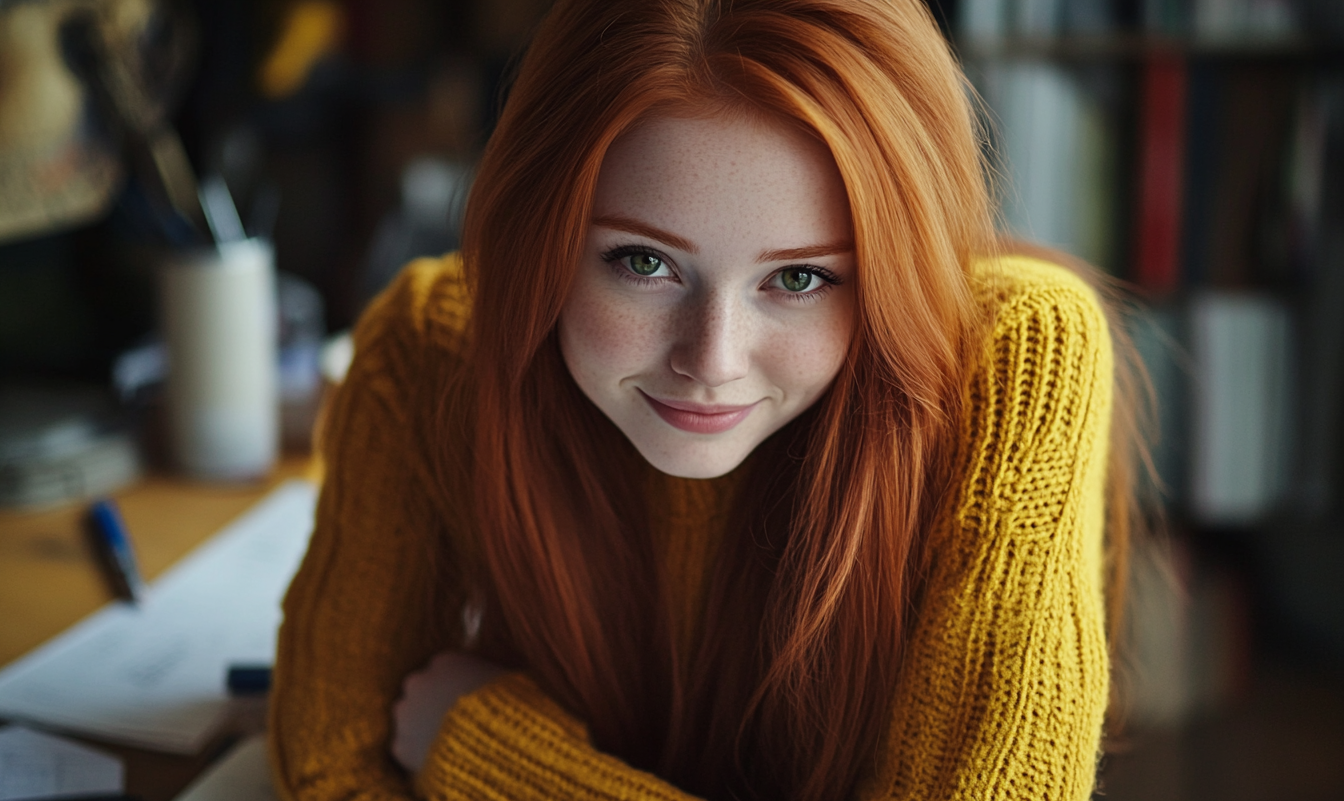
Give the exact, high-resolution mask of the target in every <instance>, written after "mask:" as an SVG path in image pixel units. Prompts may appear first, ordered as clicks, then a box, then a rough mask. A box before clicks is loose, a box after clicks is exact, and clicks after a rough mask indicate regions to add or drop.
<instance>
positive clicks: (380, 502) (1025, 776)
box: [270, 257, 1112, 801]
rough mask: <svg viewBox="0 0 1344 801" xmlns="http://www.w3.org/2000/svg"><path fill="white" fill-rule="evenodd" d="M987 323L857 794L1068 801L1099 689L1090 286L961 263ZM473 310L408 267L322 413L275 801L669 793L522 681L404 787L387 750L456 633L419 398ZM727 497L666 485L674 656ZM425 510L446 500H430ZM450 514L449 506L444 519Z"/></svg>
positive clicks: (456, 718)
mask: <svg viewBox="0 0 1344 801" xmlns="http://www.w3.org/2000/svg"><path fill="white" fill-rule="evenodd" d="M972 278H973V280H972V286H973V288H974V291H975V292H976V293H977V297H978V298H979V300H980V302H981V303H982V304H983V305H984V307H985V308H987V309H989V310H991V312H992V314H993V321H994V322H993V327H992V332H991V334H990V336H989V337H988V338H987V339H986V342H985V346H984V349H983V351H982V355H981V358H980V362H979V364H978V365H977V369H976V371H975V376H974V379H973V381H972V383H971V385H970V387H969V388H968V393H969V395H968V402H969V403H968V414H967V415H966V417H965V421H964V424H963V429H962V437H961V441H960V444H959V447H958V460H959V461H958V469H959V472H958V474H957V475H958V477H959V478H958V485H957V486H958V489H957V492H956V493H955V495H954V496H953V497H951V498H949V500H948V503H946V504H945V507H944V512H943V514H942V515H940V517H939V518H938V521H937V523H936V525H935V528H934V529H933V530H932V531H931V532H929V536H930V541H929V543H928V547H929V548H930V549H931V551H930V553H931V554H932V555H933V556H932V561H931V566H930V569H929V574H928V578H927V580H926V583H925V585H924V591H923V593H922V595H921V596H920V598H919V600H918V603H917V606H916V609H915V614H914V619H913V625H912V629H911V633H910V640H909V641H908V643H907V649H906V656H905V662H904V664H903V666H902V670H901V674H900V680H899V684H898V686H897V688H896V692H895V697H894V699H893V702H892V709H891V713H890V721H891V722H890V724H889V726H888V728H887V731H886V733H885V734H884V736H883V738H882V741H881V742H880V743H878V744H877V746H876V753H875V757H874V759H873V762H872V764H871V765H870V766H869V768H868V769H867V770H866V771H865V773H864V776H863V777H862V779H861V780H860V783H859V786H858V787H857V789H856V791H855V796H856V797H857V798H858V799H879V798H900V799H935V798H936V799H1017V798H1021V799H1027V798H1031V799H1084V798H1087V797H1088V796H1089V795H1090V793H1091V790H1092V786H1093V781H1094V777H1095V770H1096V760H1097V755H1098V747H1099V743H1100V737H1101V728H1102V718H1103V715H1104V713H1105V709H1106V702H1107V694H1108V667H1109V663H1108V657H1107V646H1106V640H1105V632H1104V609H1105V604H1104V599H1103V573H1104V568H1103V553H1102V539H1103V537H1102V531H1103V521H1104V513H1105V510H1104V503H1103V499H1104V494H1105V493H1104V483H1105V465H1106V459H1107V439H1108V432H1109V422H1110V407H1111V388H1112V387H1111V384H1112V356H1111V350H1110V341H1109V338H1108V335H1107V329H1106V323H1105V319H1104V317H1103V314H1102V312H1101V310H1100V308H1099V307H1098V304H1097V301H1096V298H1095V296H1094V294H1093V292H1092V291H1091V289H1090V288H1089V287H1087V286H1086V284H1085V283H1084V282H1082V281H1081V280H1080V279H1079V278H1077V277H1076V276H1074V275H1073V274H1072V273H1069V272H1068V271H1066V270H1064V269H1062V268H1060V267H1056V266H1054V265H1051V264H1048V263H1046V262H1042V261H1038V260H1034V259H1029V258H1023V257H1006V258H1002V259H999V260H997V261H995V262H992V263H983V264H979V265H977V266H976V267H975V269H974V272H973V276H972ZM467 313H468V304H467V300H466V294H465V290H464V287H463V285H462V283H461V279H460V265H459V264H458V263H457V262H456V260H454V259H452V258H451V257H450V258H448V259H444V260H422V261H419V262H416V263H415V264H413V265H411V266H410V267H408V268H407V269H406V270H405V271H404V272H403V274H402V276H401V278H399V279H398V281H397V282H396V283H395V284H394V285H393V287H391V288H390V289H389V290H388V291H387V292H385V293H384V294H383V295H382V296H381V297H380V298H379V300H378V301H377V302H376V303H375V305H374V306H373V307H372V308H371V309H370V311H369V312H368V313H367V314H366V315H365V317H364V318H363V320H362V321H361V323H360V325H359V327H358V328H357V330H356V335H355V342H356V357H355V361H354V364H353V366H352V368H351V372H350V375H349V376H348V378H347V380H346V383H345V384H344V385H343V386H342V388H341V390H340V391H339V392H338V393H337V395H336V397H335V400H334V402H333V403H332V405H331V407H330V408H329V410H328V417H327V424H326V430H327V431H328V432H329V433H328V436H327V437H326V438H325V442H324V443H323V455H324V458H325V459H326V461H327V478H326V480H325V482H324V485H323V489H322V495H321V499H320V501H319V503H318V514H317V527H316V530H315V532H314V535H313V541H312V545H311V546H310V548H309V552H308V555H307V557H306V558H305V560H304V563H303V566H302V568H301V569H300V571H299V573H298V575H297V576H296V577H295V579H294V583H293V585H292V586H291V588H290V591H289V594H288V596H287V597H286V599H285V621H284V625H283V626H282V628H281V633H280V643H279V653H278V658H277V663H276V676H275V686H274V689H273V691H272V697H271V727H270V733H271V750H272V762H273V768H274V772H275V777H276V786H277V789H278V790H279V791H280V793H281V795H282V796H283V797H285V798H289V799H303V801H308V800H310V799H311V800H313V801H316V799H338V798H339V799H405V798H409V797H412V796H418V797H424V798H431V799H543V798H544V799H593V800H594V801H596V800H597V799H675V798H689V796H687V795H686V794H684V793H682V792H680V791H679V790H678V789H677V788H675V787H673V786H671V785H670V784H669V783H667V782H665V781H663V780H662V779H659V778H658V777H656V776H653V775H651V774H649V773H646V772H643V771H639V770H636V769H634V768H631V767H630V766H628V765H625V764H624V763H622V762H621V761H620V760H618V759H616V758H614V757H612V756H610V755H608V754H604V753H601V752H599V751H598V750H596V749H595V748H594V747H593V746H592V745H591V743H590V742H589V739H588V736H587V733H586V730H585V728H584V726H583V724H582V722H580V721H577V720H575V719H573V718H572V716H570V715H568V714H567V713H566V712H565V711H564V710H563V709H561V708H560V707H559V706H558V705H557V704H555V703H554V702H553V701H551V700H550V699H549V698H547V697H546V696H545V694H544V693H542V692H541V691H540V690H539V689H538V688H537V686H536V685H535V684H534V683H533V682H532V681H531V680H530V679H529V678H528V677H527V676H526V675H525V674H522V673H512V674H507V675H505V676H503V677H501V678H499V679H496V680H495V681H493V682H491V683H490V684H487V685H486V686H485V687H482V688H481V689H479V690H477V691H476V692H474V693H471V694H470V695H468V696H466V697H464V698H462V699H461V700H459V702H458V703H457V704H456V705H455V706H454V707H453V709H452V710H451V711H450V712H449V713H448V714H447V715H446V716H445V717H444V720H443V724H442V727H441V729H440V732H439V735H438V738H437V739H436V741H435V742H434V744H433V747H432V749H431V752H430V754H429V756H428V758H427V761H426V764H425V767H424V768H423V770H422V771H421V772H420V774H419V775H418V776H416V777H407V776H406V775H405V774H404V772H402V771H401V770H400V769H399V768H398V767H397V766H396V764H395V763H394V762H393V761H392V758H391V756H390V754H389V751H388V743H389V741H390V737H391V730H390V729H391V712H390V710H391V708H392V705H393V703H394V701H395V700H396V698H397V696H398V695H399V694H400V686H401V681H402V678H403V677H404V676H405V675H406V674H407V673H408V672H410V671H413V670H415V669H417V668H419V667H420V666H422V665H423V664H424V663H425V662H426V661H427V660H428V658H429V657H430V656H431V655H432V654H433V653H435V652H437V651H440V650H444V649H445V648H449V647H452V646H453V644H454V642H455V641H454V639H453V637H454V636H455V635H454V634H453V633H452V632H451V631H450V630H449V629H450V628H451V627H447V628H445V626H444V625H443V622H442V620H441V619H440V617H441V616H440V615H438V614H436V610H442V609H445V608H453V607H452V606H451V605H453V604H456V605H457V606H459V607H460V606H461V605H462V604H463V603H464V602H465V598H464V597H463V596H462V592H463V590H462V587H463V584H464V582H463V581H462V579H461V576H460V574H459V573H458V572H457V571H458V570H460V569H461V564H463V563H464V561H465V560H464V559H463V558H462V556H463V554H464V553H466V549H468V548H469V537H468V536H467V534H466V531H465V524H464V523H462V522H461V521H465V520H468V519H469V514H470V509H469V506H470V504H469V503H467V502H466V499H448V500H446V501H442V502H436V501H433V500H431V498H435V497H437V496H436V494H435V493H433V492H431V491H430V487H431V485H432V482H433V476H432V474H431V472H430V470H429V467H428V461H427V457H426V453H425V447H426V443H425V442H424V432H425V431H426V430H428V425H429V420H430V418H431V417H432V416H433V415H434V414H437V413H438V411H439V410H438V401H437V400H436V399H435V396H432V394H430V393H431V390H430V389H429V388H432V387H437V386H442V382H443V380H444V378H445V377H446V376H448V375H450V374H451V373H452V372H453V371H460V369H461V361H460V359H459V357H458V354H459V353H460V344H461V342H460V336H461V332H462V330H463V327H464V324H465V320H466V316H467ZM731 496H732V486H731V483H730V481H729V480H714V481H690V480H683V479H674V478H670V477H663V478H660V479H658V481H657V482H656V486H654V487H652V488H651V490H650V503H651V505H652V506H653V507H654V508H655V510H656V511H657V512H658V513H657V514H654V515H653V516H652V517H653V519H654V520H655V521H656V523H655V525H656V527H657V529H658V530H656V531H652V532H651V536H656V537H658V538H659V541H661V542H663V543H665V552H666V558H667V563H668V565H669V574H670V575H671V576H672V577H673V579H674V580H675V581H677V582H678V583H679V585H680V587H681V589H682V591H683V592H682V603H681V604H680V606H679V609H680V613H681V614H680V617H681V619H680V621H679V631H678V634H679V636H680V637H681V638H682V639H683V641H688V640H689V639H690V638H692V637H693V636H694V632H695V630H696V628H697V626H698V623H699V620H700V619H701V618H702V617H703V615H704V614H707V612H705V610H703V609H701V608H700V605H701V604H702V603H703V591H704V588H703V586H702V585H703V578H704V575H705V572H706V571H705V567H706V565H707V564H708V563H709V562H710V560H711V559H713V558H714V554H715V552H716V544H717V542H718V541H719V539H720V538H721V536H722V530H723V525H724V522H725V515H726V512H727V506H728V504H729V502H730V500H731ZM441 504H447V505H446V506H445V505H441ZM453 504H460V505H459V506H453Z"/></svg>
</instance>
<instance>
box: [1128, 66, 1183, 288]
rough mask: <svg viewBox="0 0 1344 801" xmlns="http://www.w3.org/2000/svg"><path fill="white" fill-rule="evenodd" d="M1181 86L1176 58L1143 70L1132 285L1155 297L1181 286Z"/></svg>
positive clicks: (1181, 79)
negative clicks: (1179, 284) (1134, 284)
mask: <svg viewBox="0 0 1344 801" xmlns="http://www.w3.org/2000/svg"><path fill="white" fill-rule="evenodd" d="M1186 82H1187V75H1186V64H1185V60H1184V59H1183V58H1181V57H1179V56H1161V57H1156V58H1153V59H1151V60H1149V61H1148V62H1147V63H1146V64H1144V66H1143V78H1142V92H1141V96H1140V101H1139V102H1140V106H1141V108H1140V111H1139V114H1140V123H1139V125H1140V130H1139V155H1138V159H1139V170H1138V187H1137V197H1138V201H1137V209H1136V211H1135V215H1134V217H1135V221H1136V222H1135V234H1134V239H1135V242H1134V279H1135V282H1136V283H1137V284H1138V285H1139V286H1140V287H1142V288H1143V289H1145V290H1147V291H1148V292H1150V293H1153V294H1155V295H1163V294H1167V293H1170V292H1172V291H1173V290H1175V289H1176V287H1177V284H1178V283H1179V280H1180V277H1179V265H1180V242H1181V217H1182V211H1183V209H1182V203H1183V194H1184V191H1185V133H1186Z"/></svg>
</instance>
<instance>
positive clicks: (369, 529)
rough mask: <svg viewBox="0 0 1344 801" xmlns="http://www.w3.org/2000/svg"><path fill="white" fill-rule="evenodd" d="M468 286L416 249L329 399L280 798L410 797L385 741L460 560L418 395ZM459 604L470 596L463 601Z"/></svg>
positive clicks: (279, 693)
mask: <svg viewBox="0 0 1344 801" xmlns="http://www.w3.org/2000/svg"><path fill="white" fill-rule="evenodd" d="M465 313H466V305H465V293H464V291H462V287H461V283H460V279H459V278H458V277H457V270H456V264H455V262H454V261H451V260H424V261H422V262H419V263H416V264H412V265H411V266H410V267H408V268H407V269H406V270H405V271H404V272H403V273H402V275H401V277H400V278H399V279H398V281H397V282H396V283H395V284H394V285H393V286H392V287H391V288H390V289H389V290H388V291H386V292H385V293H384V294H383V295H382V296H381V297H380V298H379V300H378V301H377V302H376V303H375V304H374V305H373V306H372V307H371V308H370V310H369V311H368V312H367V313H366V314H365V315H364V316H363V318H362V319H361V322H360V324H359V326H358V327H357V328H356V331H355V358H354V361H353V363H352V365H351V368H350V371H349V374H348V376H347V377H346V380H345V382H344V383H343V384H342V386H341V388H340V389H339V390H338V392H337V394H336V395H335V397H334V399H333V400H332V402H331V404H330V405H329V406H328V407H327V409H326V413H325V414H326V417H325V422H324V425H323V428H322V436H321V442H322V451H321V452H322V456H323V458H324V461H325V466H326V476H325V479H324V481H323V486H322V492H321V496H320V498H319V501H318V508H317V518H316V525H315V529H314V532H313V536H312V541H311V544H310V546H309V550H308V553H307V555H306V556H305V558H304V561H303V564H302V566H301V567H300V569H299V572H298V574H297V575H296V576H295V578H294V580H293V582H292V584H291V586H290V589H289V592H288V594H287V596H286V598H285V603H284V623H283V625H282V627H281V630H280V638H279V643H278V648H277V659H276V666H275V683H274V687H273V690H272V693H271V711H270V726H269V733H270V742H271V756H272V760H271V761H272V768H273V775H274V779H275V785H276V788H277V790H278V791H279V794H280V796H281V797H282V798H285V799H287V800H288V799H293V800H296V801H297V800H299V799H303V800H305V801H309V800H311V801H317V800H318V799H334V798H341V799H347V800H352V799H361V800H362V801H373V799H388V800H390V799H409V798H410V797H411V796H412V788H411V785H410V782H409V780H408V778H407V777H406V775H405V772H404V771H402V770H401V769H400V768H399V767H398V766H397V765H396V764H395V763H394V761H393V760H392V757H391V755H390V753H389V751H388V742H389V741H390V739H391V737H390V727H391V710H392V705H393V702H394V701H395V699H396V698H397V697H398V695H399V694H400V689H401V682H402V680H403V678H404V676H405V675H406V674H407V673H409V672H411V671H412V670H415V669H416V668H418V667H420V666H421V665H422V664H423V663H424V662H425V661H426V660H427V659H428V657H429V656H430V655H431V654H433V653H434V652H436V651H439V650H442V649H443V648H445V647H449V646H451V645H452V644H453V643H452V641H451V640H450V639H449V638H448V636H447V633H446V632H445V631H444V630H443V629H444V626H443V625H441V623H440V621H441V619H442V618H443V617H445V615H444V614H443V610H445V609H450V608H453V603H454V600H453V594H454V593H455V592H458V591H459V588H460V586H461V582H460V581H458V580H457V579H456V578H455V576H456V575H457V573H455V566H454V557H453V553H452V550H451V547H450V545H451V538H450V537H448V536H447V532H446V530H445V526H446V525H448V522H446V521H452V520H454V519H458V518H459V515H458V513H457V510H454V509H451V508H445V507H444V506H443V505H442V504H443V501H440V500H436V498H438V497H439V496H440V495H441V493H435V492H434V491H433V488H432V483H433V477H432V473H431V471H430V470H429V468H428V465H427V464H426V459H425V457H424V455H423V448H422V447H421V446H420V443H418V442H417V439H419V438H423V437H424V435H425V420H424V419H422V418H423V414H424V413H423V412H417V411H416V410H417V409H420V408H422V407H425V406H428V407H430V408H433V406H434V405H433V404H425V403H423V402H420V401H418V400H417V393H421V392H427V391H432V390H431V387H433V386H434V385H435V383H436V382H437V381H438V380H439V379H440V378H442V371H444V370H450V369H453V367H454V366H455V363H456V361H457V353H458V348H459V343H457V342H455V341H454V340H455V338H456V337H457V336H458V335H459V334H460V331H461V328H462V325H461V321H462V319H464V317H463V315H465ZM456 606H457V607H458V608H460V606H461V602H460V600H458V601H456Z"/></svg>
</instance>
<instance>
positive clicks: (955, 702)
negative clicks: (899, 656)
mask: <svg viewBox="0 0 1344 801" xmlns="http://www.w3.org/2000/svg"><path fill="white" fill-rule="evenodd" d="M996 272H997V277H996V278H994V279H993V280H992V281H988V282H986V283H985V284H984V285H983V286H982V288H981V291H982V292H984V293H986V294H987V295H988V298H987V301H988V302H990V303H991V304H992V305H994V306H995V307H997V314H996V318H995V322H994V325H993V331H992V334H991V336H990V337H989V339H988V341H987V344H986V346H985V350H984V351H983V356H982V361H981V364H980V367H979V369H978V370H977V374H976V375H975V377H974V378H973V382H972V385H971V387H970V390H969V397H968V400H969V407H968V413H967V415H966V421H965V423H964V429H963V437H962V445H963V447H962V452H961V454H960V457H959V458H960V460H961V467H962V470H961V473H960V475H961V484H960V488H959V491H958V493H957V495H956V496H955V498H953V499H952V500H953V501H954V503H953V504H952V505H951V506H950V507H948V510H947V513H946V514H945V515H944V517H943V522H942V523H941V524H940V525H939V526H938V527H937V529H936V530H935V531H934V532H933V533H932V536H933V541H932V542H930V543H929V546H930V548H931V550H930V553H931V554H932V555H933V556H932V563H931V567H930V572H929V574H928V579H927V584H926V588H925V594H924V596H923V599H922V601H921V602H920V604H919V611H918V613H917V615H916V619H915V620H914V622H913V631H912V635H911V639H910V641H909V642H908V644H907V652H906V658H905V659H906V661H905V663H904V668H903V670H902V674H901V680H900V683H899V685H898V687H897V689H896V696H895V699H894V703H893V714H892V721H891V723H890V725H889V728H888V732H887V734H886V737H885V738H884V740H883V742H882V743H881V744H880V746H879V749H878V752H877V754H876V757H875V763H874V770H873V771H872V772H871V774H870V775H869V776H867V777H866V779H865V781H864V782H863V783H862V784H861V786H860V788H859V791H858V793H857V795H858V797H859V798H861V799H865V800H867V799H877V798H899V799H935V798H936V799H983V798H994V799H1027V798H1031V799H1085V798H1087V797H1089V795H1090V793H1091V791H1092V787H1093V783H1094V779H1095V772H1096V764H1097V757H1098V751H1099V745H1100V737H1101V730H1102V721H1103V716H1104V713H1105V710H1106V704H1107V698H1108V676H1109V659H1108V652H1107V644H1106V635H1105V617H1104V609H1105V603H1104V598H1103V574H1104V568H1103V548H1102V539H1103V527H1104V517H1105V513H1104V495H1105V492H1104V485H1105V472H1106V470H1105V465H1106V462H1107V451H1108V438H1109V427H1110V410H1111V384H1112V355H1111V350H1110V340H1109V335H1108V333H1107V327H1106V322H1105V318H1104V316H1103V313H1102V312H1101V310H1100V308H1099V306H1098V303H1097V301H1096V298H1095V295H1094V294H1093V292H1092V291H1091V289H1090V288H1089V287H1087V286H1086V285H1085V284H1084V283H1083V282H1082V281H1081V280H1080V279H1078V278H1077V277H1075V276H1073V275H1072V274H1071V273H1067V272H1066V271H1064V270H1063V269H1061V268H1057V267H1054V266H1052V265H1047V264H1045V263H1043V262H1036V261H1034V260H1028V259H1021V258H1013V259H1005V260H1003V261H1002V263H1001V264H1000V265H999V267H998V270H997V271H996Z"/></svg>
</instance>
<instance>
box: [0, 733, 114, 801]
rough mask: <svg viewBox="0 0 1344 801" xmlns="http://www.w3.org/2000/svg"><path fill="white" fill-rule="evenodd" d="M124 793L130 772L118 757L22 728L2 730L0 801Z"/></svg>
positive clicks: (0, 739)
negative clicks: (127, 774)
mask: <svg viewBox="0 0 1344 801" xmlns="http://www.w3.org/2000/svg"><path fill="white" fill-rule="evenodd" d="M124 788H125V771H124V769H123V767H122V764H121V760H120V759H117V758H116V757H114V756H109V755H107V754H104V753H102V752H101V751H95V750H94V749H92V748H89V747H88V746H85V745H83V744H81V743H75V742H71V741H70V740H66V739H64V738H62V737H53V736H52V735H50V734H43V733H42V732H40V731H33V730H32V729H29V728H25V727H23V726H5V727H4V728H0V801H11V799H19V798H22V799H30V798H55V797H59V796H72V795H103V794H107V795H115V794H118V793H120V792H121V791H122V790H123V789H124Z"/></svg>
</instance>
